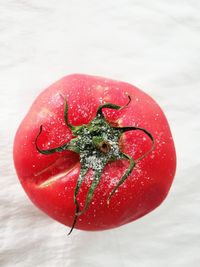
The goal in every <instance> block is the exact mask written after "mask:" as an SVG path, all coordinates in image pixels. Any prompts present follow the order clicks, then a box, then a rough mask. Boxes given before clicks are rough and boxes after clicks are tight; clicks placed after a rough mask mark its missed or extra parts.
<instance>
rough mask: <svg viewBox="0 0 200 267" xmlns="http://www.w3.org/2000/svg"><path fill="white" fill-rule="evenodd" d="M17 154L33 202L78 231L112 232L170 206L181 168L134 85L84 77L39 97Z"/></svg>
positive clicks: (151, 107) (155, 110)
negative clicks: (167, 202)
mask: <svg viewBox="0 0 200 267" xmlns="http://www.w3.org/2000/svg"><path fill="white" fill-rule="evenodd" d="M13 153H14V163H15V168H16V171H17V175H18V177H19V179H20V182H21V184H22V186H23V188H24V190H25V191H26V193H27V194H28V196H29V198H30V199H31V201H32V202H33V203H34V204H35V205H36V206H37V207H38V208H40V209H41V210H43V211H44V212H45V213H47V214H48V215H49V216H51V217H52V218H54V219H55V220H57V221H59V222H60V223H63V224H65V225H67V226H69V227H71V230H72V229H73V228H74V227H75V228H77V229H82V230H105V229H111V228H114V227H118V226H121V225H124V224H126V223H129V222H132V221H134V220H136V219H138V218H140V217H142V216H144V215H145V214H147V213H149V212H150V211H152V210H154V209H155V208H156V207H157V206H159V205H160V204H161V202H162V201H163V200H164V199H165V197H166V196H167V194H168V191H169V189H170V187H171V184H172V181H173V178H174V174H175V169H176V154H175V148H174V142H173V139H172V135H171V132H170V128H169V125H168V122H167V119H166V117H165V115H164V113H163V111H162V110H161V108H160V107H159V106H158V104H157V103H156V102H155V101H154V100H153V99H152V98H151V97H150V96H149V95H147V94H146V93H144V92H143V91H141V90H140V89H138V88H136V87H135V86H133V85H130V84H128V83H125V82H121V81H114V80H110V79H107V78H102V77H95V76H89V75H83V74H73V75H69V76H66V77H64V78H62V79H61V80H59V81H57V82H56V83H54V84H53V85H51V86H50V87H49V88H47V89H46V90H45V91H43V92H42V93H41V94H40V95H39V96H38V97H37V99H36V100H35V101H34V103H33V104H32V106H31V108H30V110H29V111H28V113H27V115H26V116H25V118H24V119H23V121H22V123H21V125H20V126H19V128H18V130H17V133H16V136H15V141H14V152H13ZM70 232H71V231H70Z"/></svg>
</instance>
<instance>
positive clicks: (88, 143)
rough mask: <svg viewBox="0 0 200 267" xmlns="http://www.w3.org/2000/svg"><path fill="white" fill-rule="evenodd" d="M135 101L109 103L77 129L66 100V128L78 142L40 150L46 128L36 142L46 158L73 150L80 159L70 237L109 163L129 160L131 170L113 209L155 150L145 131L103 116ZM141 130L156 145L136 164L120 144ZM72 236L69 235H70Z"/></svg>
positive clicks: (73, 140) (124, 178)
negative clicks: (81, 193) (80, 196)
mask: <svg viewBox="0 0 200 267" xmlns="http://www.w3.org/2000/svg"><path fill="white" fill-rule="evenodd" d="M130 101H131V98H130V96H128V102H127V104H126V105H124V106H118V105H115V104H112V103H105V104H102V105H100V106H99V107H98V110H97V113H96V116H95V118H94V119H93V120H92V121H91V122H90V123H89V124H83V125H80V126H73V125H72V124H70V123H69V121H68V103H67V101H66V100H65V110H64V120H65V123H66V125H67V126H68V127H69V128H70V129H71V131H72V134H73V135H74V138H72V139H71V141H70V142H69V143H67V144H64V145H62V146H59V147H56V148H51V149H46V150H43V149H40V148H39V147H38V144H37V141H38V138H39V136H40V135H41V133H42V130H43V129H42V126H40V131H39V133H38V135H37V137H36V139H35V146H36V149H37V151H38V152H39V153H41V154H44V155H49V154H52V153H56V152H63V151H65V150H70V151H73V152H76V153H78V154H79V155H80V164H81V169H80V174H79V177H78V180H77V184H76V187H75V190H74V204H75V206H76V212H75V215H74V220H73V224H72V227H71V230H70V232H69V234H71V232H72V231H73V229H74V227H75V225H76V222H77V219H78V217H79V216H81V215H82V214H83V213H85V212H86V210H87V209H88V207H89V206H90V203H91V200H92V197H93V194H94V192H95V189H96V188H97V186H98V184H99V182H100V180H101V175H102V172H103V170H104V167H105V166H106V164H107V163H108V162H111V161H115V160H119V159H126V160H129V163H130V164H129V167H128V169H127V170H126V171H125V173H124V174H123V175H122V177H121V179H120V180H119V182H118V184H117V185H116V186H115V187H114V188H113V190H112V191H111V192H110V194H109V197H108V199H107V204H108V205H109V202H110V199H111V197H112V196H113V195H114V193H115V192H116V190H117V189H118V188H119V186H120V185H122V184H123V183H124V181H125V180H126V179H127V178H128V177H129V175H130V174H131V172H132V171H133V169H134V167H135V165H136V163H137V162H138V161H140V160H141V159H143V158H144V157H146V156H147V155H148V154H149V153H150V152H151V151H152V150H153V149H154V138H153V136H152V134H151V133H150V132H149V131H147V130H146V129H144V128H140V127H135V126H127V127H113V126H112V125H111V124H110V123H109V122H108V121H107V120H106V118H105V116H104V114H103V109H104V108H110V109H114V110H121V109H123V108H125V107H126V106H128V104H129V103H130ZM133 130H140V131H142V132H143V133H145V134H146V135H147V136H148V137H149V138H150V139H151V141H152V147H151V149H150V150H149V151H147V152H146V153H145V154H144V155H142V156H141V157H140V158H138V159H136V160H134V159H133V158H132V157H131V156H130V155H127V154H125V153H123V152H122V151H121V149H120V146H119V141H120V138H121V136H122V134H123V133H125V132H127V131H133ZM90 169H92V170H93V172H94V177H93V180H92V183H91V185H90V187H89V189H88V192H87V196H86V200H85V206H84V207H83V208H82V210H80V206H79V203H78V200H77V196H78V193H79V190H80V188H81V185H82V183H83V181H84V179H85V176H86V174H87V172H88V171H89V170H90ZM69 234H68V235H69Z"/></svg>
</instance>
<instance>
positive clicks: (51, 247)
mask: <svg viewBox="0 0 200 267" xmlns="http://www.w3.org/2000/svg"><path fill="white" fill-rule="evenodd" d="M199 14H200V1H198V0H168V1H165V0H159V1H155V0H148V1H145V0H107V1H100V0H93V1H90V0H84V1H82V0H59V1H58V0H57V1H55V0H46V1H45V0H43V1H40V0H30V1H23V0H0V266H2V267H12V266H17V267H23V266H24V267H29V266H30V267H32V266H35V267H37V266H42V267H51V266H63V267H64V266H65V267H69V266H70V267H71V266H80V267H102V266H106V267H107V266H110V267H112V266H114V267H133V266H137V267H148V266H152V267H168V266H170V267H179V266H181V267H190V266H200V253H199V252H200V227H199V226H200V194H199V188H200V157H199V152H200V141H199V137H200V123H199V117H200V116H199V115H200V79H199V78H200V15H199ZM74 72H78V73H87V74H96V75H101V76H106V77H110V78H113V79H118V80H124V81H127V82H130V83H132V84H135V85H136V86H138V87H140V88H142V89H143V90H145V91H146V92H147V93H148V94H150V95H152V96H153V98H154V99H155V100H156V101H157V102H158V103H159V104H160V105H161V107H162V108H163V109H164V111H165V113H166V116H167V118H168V120H169V123H170V125H171V130H172V133H173V136H174V140H175V144H176V150H177V158H178V167H177V173H176V177H175V180H174V183H173V186H172V189H171V191H170V194H169V195H168V198H167V199H166V200H165V202H164V203H163V204H162V205H161V206H160V207H159V208H158V209H156V210H155V211H154V212H152V213H151V214H149V215H147V216H145V217H144V218H142V219H140V220H138V221H135V222H133V223H131V224H128V225H126V226H123V227H121V228H118V229H115V230H110V231H105V232H92V233H90V232H82V231H77V230H75V231H74V232H73V234H72V235H71V236H70V237H68V236H67V235H66V234H67V231H68V230H69V229H66V227H64V226H63V225H61V224H59V223H57V222H56V221H53V220H52V219H50V218H49V217H47V216H46V215H44V214H43V213H42V212H41V211H39V210H38V209H37V208H36V207H34V206H33V204H32V203H31V202H30V201H29V199H28V198H27V196H26V195H25V193H24V191H23V189H22V187H21V185H20V184H19V182H18V179H17V176H16V174H15V170H14V166H13V161H12V145H13V138H14V134H15V132H16V130H17V127H18V125H19V123H20V122H21V120H22V118H23V117H24V116H25V114H26V112H27V110H28V108H29V107H30V105H31V103H32V101H33V100H34V98H35V97H36V96H37V95H38V94H39V93H40V92H41V91H42V90H43V89H44V88H46V87H47V86H48V85H50V84H51V83H53V82H54V81H56V80H57V79H59V78H61V77H62V76H64V75H66V74H70V73H74Z"/></svg>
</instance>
